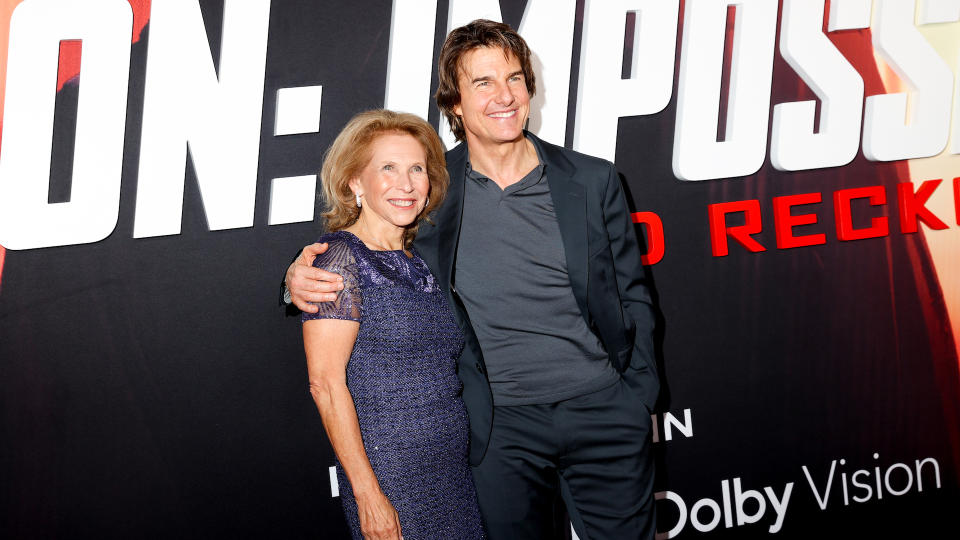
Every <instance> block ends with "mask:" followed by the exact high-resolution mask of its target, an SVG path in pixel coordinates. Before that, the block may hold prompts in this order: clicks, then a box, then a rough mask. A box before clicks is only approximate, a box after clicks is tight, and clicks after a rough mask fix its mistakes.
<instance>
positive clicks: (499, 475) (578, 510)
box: [473, 381, 656, 540]
mask: <svg viewBox="0 0 960 540" xmlns="http://www.w3.org/2000/svg"><path fill="white" fill-rule="evenodd" d="M650 429H651V422H650V413H649V411H648V410H647V408H646V406H644V404H643V403H642V402H641V401H640V399H638V398H637V397H636V396H635V395H634V394H633V393H632V392H631V391H630V389H629V388H628V387H627V386H626V384H625V383H623V382H622V381H620V382H617V383H615V384H613V385H611V386H609V387H607V388H604V389H602V390H599V391H596V392H593V393H590V394H586V395H583V396H578V397H575V398H571V399H568V400H564V401H560V402H558V403H551V404H544V405H539V404H538V405H519V406H510V407H494V411H493V429H492V433H491V435H490V446H489V447H488V448H487V453H486V455H485V456H484V458H483V461H482V462H481V463H480V465H478V466H476V467H474V468H473V478H474V482H475V483H476V486H477V496H478V498H479V501H480V510H481V513H482V514H483V518H484V522H485V524H486V526H487V532H488V533H489V536H490V539H491V540H520V539H530V540H542V539H549V538H565V537H566V535H565V534H564V532H563V531H562V530H557V515H556V512H555V507H556V505H555V502H556V501H557V499H558V496H559V497H560V498H562V499H563V502H564V503H565V505H566V507H567V512H568V513H569V515H570V520H571V522H572V523H573V526H574V529H575V530H576V532H577V536H579V537H580V539H581V540H605V539H614V540H621V539H624V540H625V539H634V538H638V539H639V538H642V539H650V540H653V538H654V533H655V530H656V528H655V523H654V500H653V499H654V497H653V460H652V455H653V452H652V448H651V437H650Z"/></svg>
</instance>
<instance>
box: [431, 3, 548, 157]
mask: <svg viewBox="0 0 960 540" xmlns="http://www.w3.org/2000/svg"><path fill="white" fill-rule="evenodd" d="M480 47H489V48H498V49H503V53H504V54H505V55H506V54H512V55H513V56H514V57H516V59H517V60H519V61H520V69H521V71H523V79H524V81H526V85H527V92H529V94H530V96H531V97H533V95H534V94H535V93H536V91H537V80H536V77H535V76H534V74H533V67H532V66H531V65H530V48H529V47H527V42H526V41H524V40H523V38H522V37H520V34H518V33H516V32H515V31H514V30H513V28H510V26H509V25H506V24H503V23H498V22H495V21H490V20H487V19H477V20H475V21H473V22H471V23H468V24H466V25H464V26H461V27H460V28H454V29H453V30H451V31H450V34H449V35H448V36H447V40H446V41H444V42H443V48H441V49H440V61H439V65H438V66H437V71H438V74H439V85H438V86H437V94H436V96H435V97H436V99H437V106H438V107H440V112H442V113H443V115H444V116H446V117H447V122H448V123H449V124H450V129H451V130H452V131H453V134H454V136H455V137H456V138H457V140H458V141H462V140H464V137H466V132H465V131H464V129H463V120H462V119H461V118H460V117H459V116H457V115H456V113H454V112H453V109H454V107H456V106H457V105H458V104H460V70H461V68H462V67H463V66H462V61H463V55H465V54H466V53H468V52H470V51H472V50H474V49H478V48H480Z"/></svg>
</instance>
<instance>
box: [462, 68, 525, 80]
mask: <svg viewBox="0 0 960 540" xmlns="http://www.w3.org/2000/svg"><path fill="white" fill-rule="evenodd" d="M517 75H520V76H521V77H522V76H523V70H522V69H518V70H516V71H514V72H513V73H510V74H508V75H507V78H508V79H510V78H513V77H516V76H517ZM492 80H493V77H492V76H490V75H481V76H480V77H476V78H475V79H473V80H472V81H470V83H471V84H473V83H478V82H483V81H492Z"/></svg>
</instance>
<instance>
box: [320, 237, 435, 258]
mask: <svg viewBox="0 0 960 540" xmlns="http://www.w3.org/2000/svg"><path fill="white" fill-rule="evenodd" d="M334 233H344V234H348V235H350V236H352V237H353V239H354V240H355V241H356V242H357V243H358V244H360V245H361V246H363V249H366V250H367V251H369V252H371V253H399V254H401V255H403V258H404V259H407V260H413V258H414V257H415V256H416V255H417V254H416V252H415V251H414V249H413V247H412V246H411V247H410V255H407V253H406V251H404V250H402V249H373V248H371V247H370V246H368V245H367V244H366V242H364V241H363V240H361V239H360V237H359V236H357V235H355V234H353V233H352V232H350V231H348V230H346V229H340V230H339V231H334Z"/></svg>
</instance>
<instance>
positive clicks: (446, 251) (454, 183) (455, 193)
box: [436, 144, 467, 292]
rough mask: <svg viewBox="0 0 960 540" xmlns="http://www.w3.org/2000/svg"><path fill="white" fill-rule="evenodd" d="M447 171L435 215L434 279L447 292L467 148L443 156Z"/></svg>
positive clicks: (457, 238)
mask: <svg viewBox="0 0 960 540" xmlns="http://www.w3.org/2000/svg"><path fill="white" fill-rule="evenodd" d="M446 157H447V172H448V173H450V187H449V188H447V196H446V199H445V200H444V203H443V205H442V206H441V207H440V210H439V211H438V212H437V214H436V222H437V227H438V230H437V257H438V261H437V266H436V268H437V270H438V274H439V275H437V279H438V280H439V282H440V284H441V286H443V287H444V288H445V289H446V290H447V291H448V292H449V291H450V289H451V285H452V284H453V263H454V260H455V259H456V257H457V243H458V242H459V240H460V223H461V221H462V220H463V193H464V186H463V183H464V179H465V178H464V175H465V173H466V168H467V145H466V144H460V145H458V146H457V147H456V148H454V149H453V150H450V151H449V152H448V153H447V156H446Z"/></svg>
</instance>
